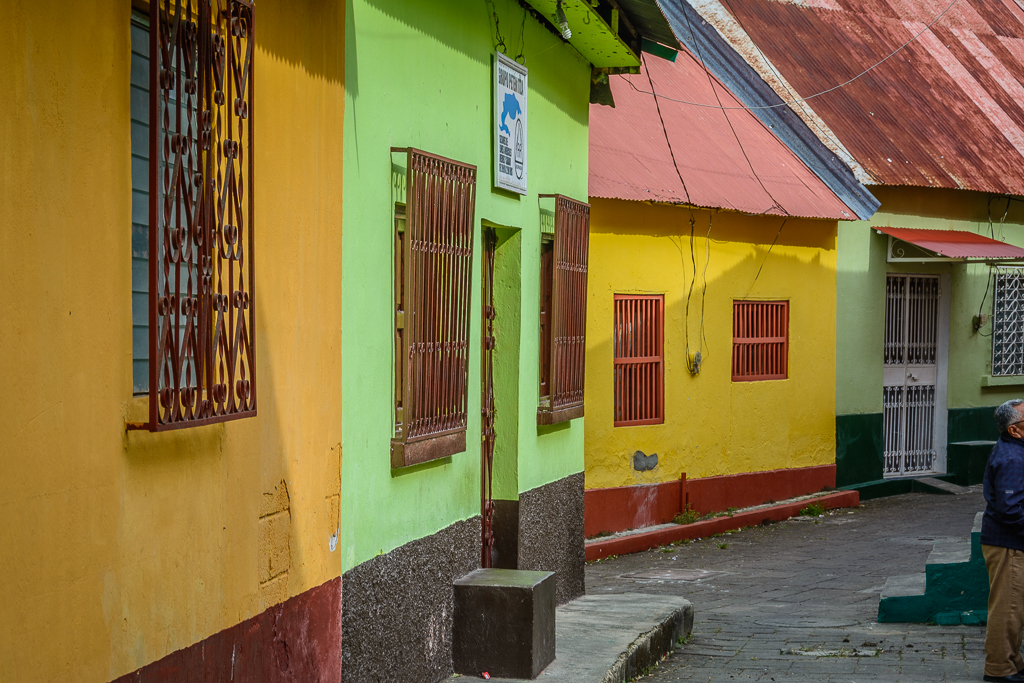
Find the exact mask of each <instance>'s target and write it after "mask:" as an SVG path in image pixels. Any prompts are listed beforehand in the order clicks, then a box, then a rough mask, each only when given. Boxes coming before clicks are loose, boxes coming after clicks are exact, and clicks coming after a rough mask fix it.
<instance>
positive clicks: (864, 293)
mask: <svg viewBox="0 0 1024 683" xmlns="http://www.w3.org/2000/svg"><path fill="white" fill-rule="evenodd" d="M871 191H872V193H873V194H874V195H875V196H876V197H878V199H879V200H880V201H881V203H882V206H881V208H880V209H879V211H878V213H876V214H875V215H874V217H872V219H871V220H870V221H856V222H851V223H841V224H840V226H839V255H838V259H837V260H838V263H837V270H838V273H837V276H836V283H837V284H836V287H837V292H838V304H837V310H836V331H837V335H836V337H837V341H836V354H837V358H836V413H837V414H839V415H844V414H852V413H875V412H881V410H882V346H883V343H884V324H885V274H886V272H894V273H900V272H903V273H948V274H949V275H950V276H951V279H952V292H951V302H950V326H949V384H948V392H947V397H948V405H949V407H950V408H974V407H987V406H994V405H998V404H999V403H1001V402H1003V401H1005V400H1006V399H1008V398H1013V397H1015V396H1017V395H1019V394H1024V378H1022V381H1021V385H1019V386H1011V387H999V388H988V387H982V384H981V380H982V377H983V376H985V375H988V374H989V372H990V370H991V360H992V340H991V338H990V337H989V336H987V335H989V334H990V333H991V331H992V329H991V325H986V326H985V327H984V328H983V329H982V330H981V334H978V333H975V332H974V330H973V328H972V325H971V320H972V318H973V316H975V315H977V313H978V308H979V306H981V305H982V298H983V297H985V287H986V284H987V282H988V278H989V267H988V266H986V265H978V264H970V265H966V264H959V263H949V264H942V263H921V264H916V263H886V261H885V251H886V244H887V241H886V240H887V238H886V236H885V235H879V234H878V233H877V232H876V231H874V230H870V229H869V228H870V227H871V226H896V227H905V228H929V229H937V230H965V231H969V232H976V233H982V234H986V235H988V234H989V223H988V211H987V206H988V199H989V196H990V195H987V194H984V193H981V192H969V191H966V190H944V189H928V188H915V187H872V188H871ZM1005 208H1006V200H1005V199H1001V198H997V199H995V200H994V201H993V203H992V213H993V218H994V221H995V225H994V228H995V235H996V239H1000V240H1003V241H1006V242H1009V243H1011V244H1016V245H1019V246H1024V203H1022V202H1019V201H1014V202H1012V203H1011V205H1010V211H1009V213H1008V214H1007V216H1006V219H1005V221H1004V222H1003V223H1002V224H1000V223H999V219H1000V218H1001V217H1002V213H1003V211H1004V210H1005ZM982 313H985V314H989V315H991V313H992V292H991V291H989V293H988V297H987V298H986V299H985V304H984V307H983V308H982Z"/></svg>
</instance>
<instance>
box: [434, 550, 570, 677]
mask: <svg viewBox="0 0 1024 683" xmlns="http://www.w3.org/2000/svg"><path fill="white" fill-rule="evenodd" d="M452 627H453V632H452V664H453V665H454V668H455V672H456V673H460V674H467V675H474V676H479V675H480V674H481V673H483V672H484V671H486V672H488V673H489V674H490V675H491V676H492V677H495V676H497V677H499V678H536V677H537V676H538V675H539V674H540V672H541V671H543V670H544V667H546V666H547V665H548V664H550V663H551V662H552V661H553V660H554V659H555V575H554V574H553V573H551V572H528V571H518V570H515V569H478V570H476V571H475V572H472V573H470V574H467V575H466V576H464V577H462V578H461V579H458V580H456V581H455V614H454V619H453V624H452Z"/></svg>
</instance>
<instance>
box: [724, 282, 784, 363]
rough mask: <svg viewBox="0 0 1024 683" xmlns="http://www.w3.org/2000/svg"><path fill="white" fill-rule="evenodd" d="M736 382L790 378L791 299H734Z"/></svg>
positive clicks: (733, 358) (733, 321) (733, 355)
mask: <svg viewBox="0 0 1024 683" xmlns="http://www.w3.org/2000/svg"><path fill="white" fill-rule="evenodd" d="M732 330H733V331H732V381H734V382H756V381H760V380H766V379H786V378H787V377H789V302H788V301H734V302H733V304H732Z"/></svg>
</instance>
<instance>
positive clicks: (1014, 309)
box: [992, 268, 1024, 375]
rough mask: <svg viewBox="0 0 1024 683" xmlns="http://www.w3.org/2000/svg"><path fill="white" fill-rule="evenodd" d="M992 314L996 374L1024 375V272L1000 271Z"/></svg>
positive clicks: (1017, 270) (993, 364)
mask: <svg viewBox="0 0 1024 683" xmlns="http://www.w3.org/2000/svg"><path fill="white" fill-rule="evenodd" d="M995 278H996V291H995V296H994V299H993V306H992V307H993V311H992V374H993V375H1024V270H1022V269H1019V268H1012V269H1000V270H997V271H996V275H995Z"/></svg>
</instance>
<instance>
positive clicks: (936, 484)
mask: <svg viewBox="0 0 1024 683" xmlns="http://www.w3.org/2000/svg"><path fill="white" fill-rule="evenodd" d="M913 481H914V485H913V487H914V490H915V491H923V492H925V493H945V494H951V495H954V496H960V495H963V494H965V493H970V492H971V490H970V489H969V488H967V487H966V486H959V485H957V484H954V483H952V482H949V481H942V480H941V479H936V478H935V477H920V478H918V479H914V480H913Z"/></svg>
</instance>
